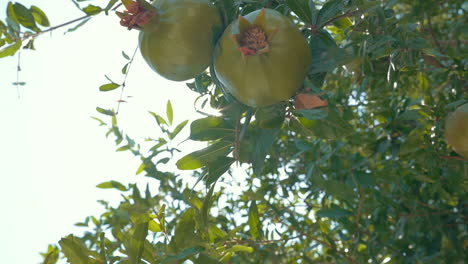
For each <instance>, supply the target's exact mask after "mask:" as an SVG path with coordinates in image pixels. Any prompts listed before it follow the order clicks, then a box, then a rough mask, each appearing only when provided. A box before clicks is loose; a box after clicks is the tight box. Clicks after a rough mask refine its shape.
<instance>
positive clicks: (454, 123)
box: [445, 104, 468, 159]
mask: <svg viewBox="0 0 468 264" xmlns="http://www.w3.org/2000/svg"><path fill="white" fill-rule="evenodd" d="M445 140H446V141H447V143H448V144H449V145H450V146H452V149H453V150H454V151H455V152H457V153H458V154H460V155H462V156H463V157H465V158H467V159H468V104H464V105H462V106H460V107H458V108H457V109H456V110H455V111H454V112H453V113H450V114H449V115H448V116H447V118H446V119H445Z"/></svg>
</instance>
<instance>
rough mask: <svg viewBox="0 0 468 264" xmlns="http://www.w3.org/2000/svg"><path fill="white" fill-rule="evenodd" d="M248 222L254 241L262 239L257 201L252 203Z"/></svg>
mask: <svg viewBox="0 0 468 264" xmlns="http://www.w3.org/2000/svg"><path fill="white" fill-rule="evenodd" d="M248 222H249V228H250V229H249V232H250V235H251V236H252V237H253V239H260V238H261V237H262V225H261V222H260V217H259V214H258V208H257V203H256V202H255V200H252V202H251V203H250V207H249V220H248Z"/></svg>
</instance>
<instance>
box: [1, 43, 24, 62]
mask: <svg viewBox="0 0 468 264" xmlns="http://www.w3.org/2000/svg"><path fill="white" fill-rule="evenodd" d="M21 45H22V41H21V40H18V41H16V42H13V44H10V45H8V46H6V47H4V48H2V49H0V58H3V57H7V56H13V55H15V53H16V52H17V51H18V50H19V49H20V48H21Z"/></svg>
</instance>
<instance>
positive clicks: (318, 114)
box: [294, 109, 328, 120]
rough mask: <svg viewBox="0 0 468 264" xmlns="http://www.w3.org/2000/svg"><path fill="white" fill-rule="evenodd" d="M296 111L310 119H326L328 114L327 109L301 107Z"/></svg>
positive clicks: (297, 113)
mask: <svg viewBox="0 0 468 264" xmlns="http://www.w3.org/2000/svg"><path fill="white" fill-rule="evenodd" d="M294 113H295V114H296V115H299V116H302V117H304V118H307V119H309V120H316V119H324V118H326V117H327V115H328V111H327V109H301V110H296V111H294Z"/></svg>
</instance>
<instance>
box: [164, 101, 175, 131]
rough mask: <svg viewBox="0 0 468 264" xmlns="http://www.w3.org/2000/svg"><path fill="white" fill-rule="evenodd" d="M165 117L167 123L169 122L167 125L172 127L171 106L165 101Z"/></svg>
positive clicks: (172, 114)
mask: <svg viewBox="0 0 468 264" xmlns="http://www.w3.org/2000/svg"><path fill="white" fill-rule="evenodd" d="M166 116H167V121H169V125H172V119H173V118H174V113H173V111H172V104H171V101H167V104H166Z"/></svg>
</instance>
